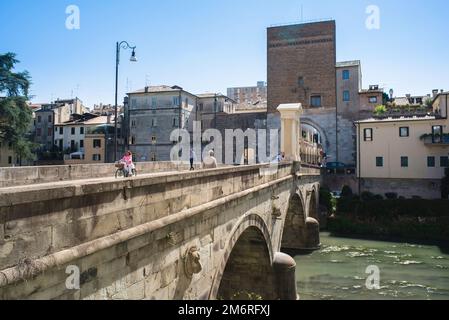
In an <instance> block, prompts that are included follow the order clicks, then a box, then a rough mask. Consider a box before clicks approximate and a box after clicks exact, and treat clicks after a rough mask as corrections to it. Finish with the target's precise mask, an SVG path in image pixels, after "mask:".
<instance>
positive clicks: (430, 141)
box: [421, 134, 449, 146]
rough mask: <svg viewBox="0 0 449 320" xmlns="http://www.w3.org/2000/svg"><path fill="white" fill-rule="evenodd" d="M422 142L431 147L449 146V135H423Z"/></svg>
mask: <svg viewBox="0 0 449 320" xmlns="http://www.w3.org/2000/svg"><path fill="white" fill-rule="evenodd" d="M421 140H422V141H423V142H424V144H426V145H429V146H449V134H443V136H440V135H431V134H429V135H423V136H422V137H421Z"/></svg>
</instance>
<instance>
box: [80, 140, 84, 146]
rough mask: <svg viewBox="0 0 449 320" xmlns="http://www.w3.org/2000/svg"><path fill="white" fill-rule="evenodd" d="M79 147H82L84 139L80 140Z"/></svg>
mask: <svg viewBox="0 0 449 320" xmlns="http://www.w3.org/2000/svg"><path fill="white" fill-rule="evenodd" d="M80 148H84V140H80Z"/></svg>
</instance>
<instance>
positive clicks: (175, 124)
mask: <svg viewBox="0 0 449 320" xmlns="http://www.w3.org/2000/svg"><path fill="white" fill-rule="evenodd" d="M178 122H179V121H178V118H173V127H174V128H175V127H177V126H178Z"/></svg>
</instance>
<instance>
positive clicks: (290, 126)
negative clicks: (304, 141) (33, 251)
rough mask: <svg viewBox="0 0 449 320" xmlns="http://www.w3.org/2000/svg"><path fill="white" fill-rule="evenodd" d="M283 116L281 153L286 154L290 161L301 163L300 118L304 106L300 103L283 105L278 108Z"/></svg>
mask: <svg viewBox="0 0 449 320" xmlns="http://www.w3.org/2000/svg"><path fill="white" fill-rule="evenodd" d="M278 111H279V112H280V114H281V152H284V153H285V158H286V160H288V161H301V156H300V140H301V128H300V117H301V113H302V106H301V104H300V103H293V104H281V105H280V106H279V107H278Z"/></svg>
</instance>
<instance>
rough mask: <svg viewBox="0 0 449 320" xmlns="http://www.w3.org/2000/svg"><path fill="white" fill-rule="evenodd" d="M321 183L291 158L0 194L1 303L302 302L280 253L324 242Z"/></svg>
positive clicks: (7, 189)
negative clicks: (251, 297) (272, 164)
mask: <svg viewBox="0 0 449 320" xmlns="http://www.w3.org/2000/svg"><path fill="white" fill-rule="evenodd" d="M319 187H320V172H319V170H316V169H313V168H306V167H304V166H301V164H300V163H299V162H287V163H283V164H281V165H280V166H279V168H278V169H277V170H271V169H269V168H268V167H267V165H254V166H236V167H225V168H218V169H212V170H199V171H194V172H189V171H178V172H162V173H153V174H144V175H140V176H138V177H135V178H130V179H122V180H117V179H114V178H91V179H89V180H86V179H84V180H66V181H58V182H45V183H42V182H39V183H38V184H29V185H22V186H11V187H4V188H1V189H0V299H232V298H234V297H237V298H238V297H241V296H239V294H240V293H242V292H244V293H255V294H257V295H260V296H261V297H262V298H264V299H296V282H295V278H294V277H295V263H294V260H293V259H292V258H291V257H289V256H287V255H285V254H282V253H280V252H281V251H283V250H285V249H301V250H304V249H305V250H313V249H316V248H318V247H319V245H320V241H319V224H318V221H317V220H318V210H317V207H318V201H319V199H318V195H319ZM78 276H79V277H78ZM78 280H79V286H78Z"/></svg>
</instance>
